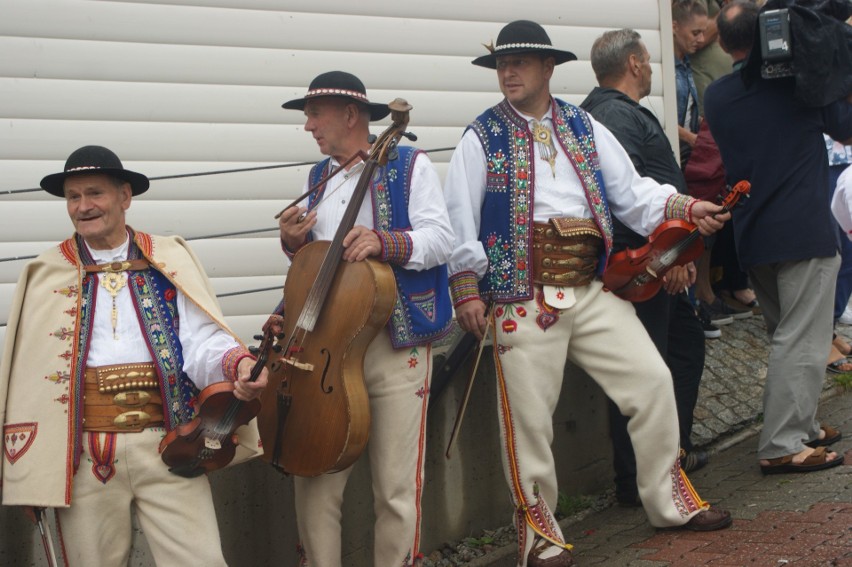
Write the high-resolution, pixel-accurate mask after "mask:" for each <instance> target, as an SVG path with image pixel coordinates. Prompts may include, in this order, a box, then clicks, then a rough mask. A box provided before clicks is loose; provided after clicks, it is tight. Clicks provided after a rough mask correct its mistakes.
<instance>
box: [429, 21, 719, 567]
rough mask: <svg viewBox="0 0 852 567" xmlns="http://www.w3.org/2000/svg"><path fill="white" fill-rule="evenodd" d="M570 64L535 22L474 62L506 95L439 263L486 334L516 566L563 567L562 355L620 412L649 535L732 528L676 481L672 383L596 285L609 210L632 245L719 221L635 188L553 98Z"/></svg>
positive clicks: (472, 136) (482, 135)
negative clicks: (559, 73) (557, 418)
mask: <svg viewBox="0 0 852 567" xmlns="http://www.w3.org/2000/svg"><path fill="white" fill-rule="evenodd" d="M574 59H576V57H575V56H574V54H572V53H570V52H567V51H561V50H557V49H554V47H553V45H552V44H551V42H550V38H549V37H548V35H547V33H546V32H545V30H544V29H543V28H542V27H541V26H540V25H539V24H536V23H534V22H530V21H523V20H522V21H516V22H512V23H510V24H508V25H506V26H505V27H504V28H503V29H502V30H501V32H500V34H499V35H498V37H497V44H496V46H495V47H494V48H493V50H492V52H491V53H490V54H488V55H484V56H482V57H479V58H477V59H476V60H474V61H473V63H474V64H475V65H479V66H483V67H486V68H490V69H496V70H497V77H498V80H499V83H500V90H501V91H502V92H503V94H504V95H505V99H504V100H503V101H502V102H501V103H500V104H498V105H497V106H494V107H492V108H490V109H488V110H486V111H485V112H484V113H483V114H482V115H480V116H479V117H478V118H477V119H476V120H475V121H474V122H473V123H472V124H471V125H470V126H469V127H468V129H467V131H466V132H465V134H464V136H463V137H462V140H461V142H460V143H459V145H458V146H457V147H456V150H455V153H454V154H453V157H452V160H451V162H450V169H449V172H448V175H447V180H446V184H445V188H444V195H445V197H446V199H447V208H448V210H449V211H450V219H451V221H452V223H453V229H454V231H455V233H456V246H455V250H454V252H453V256H452V258H451V259H450V264H449V268H450V283H451V293H452V296H453V302H454V305H455V307H456V316H457V319H458V321H459V324H460V325H461V327H462V328H463V329H465V330H467V331H471V332H473V333H474V334H476V335H478V336H481V335H483V334H484V333H485V332H486V331H487V330H488V329H490V331H488V332H489V334H490V335H491V338H492V340H493V344H494V359H495V367H496V369H497V386H498V396H499V399H498V408H499V415H500V431H501V436H502V440H503V465H504V470H505V473H506V480H507V482H508V484H509V488H510V491H511V496H512V501H513V503H514V505H515V507H516V516H515V521H516V523H517V527H518V565H520V566H523V565H530V566H532V567H542V566H547V567H550V566H554V567H558V566H567V565H573V557H572V555H571V552H570V549H571V546H570V545H568V544H566V543H565V542H564V539H563V537H562V533H561V531H560V529H559V526H558V525H557V523H556V520H555V519H554V517H553V513H552V510H553V509H554V508H555V506H556V497H557V486H556V471H555V465H554V460H553V454H552V451H551V448H550V444H551V442H552V441H553V423H552V415H553V411H554V409H555V406H556V402H557V400H558V399H559V391H560V388H561V385H562V378H563V375H564V366H565V361H566V358H567V359H569V360H571V361H572V362H574V363H575V364H577V365H578V366H580V367H581V368H583V369H584V370H586V371H587V372H588V373H589V375H590V376H591V377H592V378H593V379H594V380H595V381H596V382H597V383H598V384H599V385H600V386H601V387H602V388H603V389H604V391H605V392H606V394H607V395H608V396H609V397H610V398H611V399H612V400H613V401H614V402H615V403H616V404H617V405H618V407H619V409H620V410H621V412H622V413H623V414H624V415H626V416H630V421H629V424H628V430H629V432H630V436H631V439H632V441H633V446H634V449H635V452H636V461H637V469H638V471H637V473H638V474H637V476H638V478H637V480H638V488H639V496H640V498H641V501H642V503H643V505H644V506H645V510H646V512H647V514H648V517H649V519H650V520H651V523H652V524H653V525H655V526H659V527H677V526H683V527H686V528H689V529H694V530H715V529H720V528H724V527H726V526H728V525H730V523H731V518H730V515H729V514H728V513H727V512H724V511H720V510H717V509H715V508H712V507H710V506H709V505H708V504H707V503H706V502H704V501H703V500H701V498H700V497H699V496H698V494H697V493H696V492H695V491H694V490H693V489H692V487H691V486H690V484H689V481H688V480H687V478H686V476H685V475H684V474H683V472H682V471H681V468H680V461H679V459H678V453H679V447H678V422H677V411H676V408H675V401H674V394H673V391H672V381H671V374H670V373H669V370H668V368H667V367H666V365H665V363H664V362H663V360H662V358H661V357H660V354H659V352H658V351H657V349H656V348H655V347H654V344H653V343H652V342H651V340H650V338H649V337H648V334H647V332H646V331H645V329H644V328H643V327H642V324H641V323H640V322H639V320H638V318H637V317H636V313H635V312H634V309H633V306H632V305H631V304H630V303H629V302H627V301H624V300H622V299H620V298H618V297H616V296H615V295H614V294H612V293H608V292H607V291H606V290H604V289H603V284H602V283H601V280H600V277H599V276H600V274H601V273H602V271H603V268H604V266H605V265H606V260H607V257H608V255H609V253H610V249H611V246H612V220H611V215H612V214H615V215H617V216H618V217H619V218H620V219H621V221H622V222H624V223H625V224H626V225H627V226H628V227H630V228H631V229H633V230H634V231H636V232H638V233H640V234H642V235H648V234H649V233H650V232H651V231H652V230H653V229H654V228H656V226H657V225H659V224H660V223H661V222H663V221H664V220H666V219H671V218H678V219H685V220H688V221H691V222H693V223H695V224H697V225H698V227H699V229H700V230H701V232H702V233H711V232H713V231H716V230H718V229H719V228H721V226H722V221H724V220H726V219H727V218H728V216H727V214H725V215H722V214H720V213H721V212H722V209H721V207H719V206H717V205H714V204H711V203H707V202H704V201H697V200H695V199H692V198H690V197H687V196H685V195H679V194H678V193H677V191H676V190H675V189H674V187H671V186H669V185H659V184H657V183H656V182H654V181H653V180H651V179H649V178H643V177H640V176H639V175H638V174H637V173H636V171H635V170H634V168H633V165H632V163H631V161H630V158H629V157H628V156H627V154H626V153H625V151H624V150H623V149H622V147H621V146H620V145H619V143H618V141H617V140H616V139H615V137H613V135H612V134H611V133H610V132H609V131H608V130H607V129H606V128H604V127H603V126H602V125H601V124H599V123H598V122H596V121H595V120H594V119H593V118H591V117H590V116H588V115H587V114H586V113H585V112H584V111H582V110H580V109H578V108H576V107H574V106H572V105H570V104H567V103H565V102H563V101H561V100H559V99H555V98H553V97H552V96H551V95H550V86H549V82H550V78H551V76H552V74H553V71H554V67H555V65H558V64H561V63H564V62H566V61H571V60H574ZM714 215H716V216H714ZM717 217H718V218H717ZM486 301H488V302H491V303H492V304H493V305H492V308H491V309H490V310H488V311H487V310H486V305H485V302H486Z"/></svg>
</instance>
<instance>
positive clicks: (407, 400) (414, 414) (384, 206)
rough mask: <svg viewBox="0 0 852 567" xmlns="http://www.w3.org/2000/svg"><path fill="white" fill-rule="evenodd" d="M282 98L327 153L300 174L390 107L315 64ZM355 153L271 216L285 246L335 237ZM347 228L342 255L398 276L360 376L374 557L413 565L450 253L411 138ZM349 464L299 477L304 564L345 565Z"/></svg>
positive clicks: (318, 170)
mask: <svg viewBox="0 0 852 567" xmlns="http://www.w3.org/2000/svg"><path fill="white" fill-rule="evenodd" d="M283 107H284V108H287V109H296V110H303V111H304V113H305V116H306V120H305V130H307V131H308V132H310V133H311V135H312V136H313V137H314V139H315V140H316V142H317V145H318V146H319V149H320V151H321V152H322V153H323V154H325V155H327V156H329V157H328V158H327V159H324V160H323V161H321V162H319V163H318V164H316V165H315V166H314V167H313V169H312V170H311V173H310V175H309V178H308V182H307V183H306V185H305V190H307V189H308V187H309V186H313V185H314V184H316V183H317V182H318V181H319V180H320V178H321V177H323V176H324V175H326V174H328V173H329V172H331V171H333V170H335V169H336V168H339V167H340V166H341V164H344V163H345V162H346V161H347V160H348V159H349V158H350V157H352V156H353V155H355V154H356V153H357V152H358V151H365V152H367V151H369V149H370V142H369V141H368V136H369V134H370V132H369V125H370V121H371V120H379V119H381V118H383V117H385V116H387V115H388V113H389V112H390V111H389V109H388V106H387V105H386V104H377V103H371V102H370V101H369V100H368V99H367V92H366V89H365V87H364V84H363V83H362V82H361V81H360V80H359V79H358V78H357V77H355V76H354V75H351V74H349V73H344V72H342V71H331V72H328V73H323V74H321V75H319V76H317V77H316V78H315V79H314V80H313V81H312V82H311V84H310V86H309V87H308V92H307V94H306V95H305V96H304V97H303V98H300V99H296V100H291V101H289V102H286V103H284V105H283ZM363 167H364V162H363V161H361V160H360V159H356V160H355V161H354V162H353V163H351V164H349V165H348V166H346V168H345V171H341V172H339V173H338V174H337V175H335V176H334V177H331V179H330V180H329V181H328V182H327V183H325V185H324V187H322V189H321V190H320V191H318V192H317V193H316V194H314V195H312V196H311V197H310V199H309V200H308V205H307V207H293V208H290V209H289V210H287V211H285V212H284V213H283V214H282V215H281V217H280V219H279V221H280V229H281V243H282V246H283V249H284V252H285V253H286V254H287V255H288V256H290V257H292V256H293V255H294V254H295V253H297V252H298V251H299V249H300V248H301V247H302V246H304V245H305V244H306V243H307V242H308V241H310V240H332V239H333V238H334V235H335V233H336V232H337V228H338V225H340V223H341V220H342V218H343V215H344V212H345V211H346V210H347V206H348V205H349V202H350V200H351V199H352V195H353V192H354V190H355V187H356V185H357V183H358V180H359V179H360V173H361V170H362V168H363ZM377 171H378V173H377V175H376V176H374V178H373V180H372V182H371V186H370V190H369V192H368V194H367V196H366V197H365V198H364V201H363V203H362V204H361V206H360V209H359V211H358V215H357V219H356V221H355V226H354V228H352V229H351V230H350V231H349V232H348V234H346V237H345V239H344V240H343V246H344V248H345V250H344V252H343V259H344V260H345V261H348V262H358V261H362V260H364V259H366V258H368V257H371V258H374V259H379V260H381V261H382V262H387V263H388V264H389V265H390V266H391V268H392V270H393V274H394V277H395V280H396V292H397V298H396V304H395V306H394V309H393V313H392V314H391V317H390V320H389V321H388V324H387V327H386V328H385V329H384V330H382V331H381V332H380V333H379V335H378V336H377V337H376V338H375V339H374V340H373V342H372V343H371V344H370V347H369V348H368V350H367V353H366V357H365V360H364V381H365V385H366V388H367V392H368V395H369V399H370V412H371V417H372V421H371V425H370V434H369V439H370V440H369V444H368V452H369V455H370V469H371V472H372V480H373V496H374V499H375V506H374V509H375V512H376V524H375V539H374V546H373V552H374V559H373V565H403V566H404V565H412V564H414V562H415V560H416V557H417V555H418V554H419V545H420V510H421V507H420V498H421V489H422V484H423V462H424V460H423V458H424V448H425V431H426V408H427V404H428V398H429V380H430V376H431V361H432V351H431V343H432V341H434V340H435V339H437V338H439V337H441V336H443V335H444V334H445V333H446V332H447V331H448V330H449V325H450V323H451V318H452V308H451V305H450V298H449V292H448V283H447V270H446V261H447V260H448V259H449V257H450V253H451V252H452V246H453V233H452V229H451V227H450V222H449V218H448V216H447V208H446V205H445V204H444V199H443V196H442V194H441V184H440V180H439V178H438V174H437V172H436V171H435V169H434V167H433V166H432V163H431V162H430V160H429V158H428V157H427V156H426V154H425V153H423V152H421V151H419V150H415V149H414V148H411V147H407V146H400V147H399V156H398V157H397V158H396V159H391V160H390V161H389V162H388V164H387V166H386V167H380V168H379V169H378V170H377ZM351 470H352V468H351V467H350V468H349V469H346V470H343V471H341V472H337V473H334V474H325V475H321V476H318V477H312V478H305V477H296V478H295V488H296V515H297V520H298V526H299V536H300V538H301V542H302V547H303V549H302V551H303V553H304V557H303V561H304V564H305V565H310V566H312V567H333V566H339V565H341V526H340V519H341V511H340V509H341V504H342V501H343V490H344V488H345V486H346V482H347V480H348V478H349V474H350V472H351Z"/></svg>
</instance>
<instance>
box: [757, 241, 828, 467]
mask: <svg viewBox="0 0 852 567" xmlns="http://www.w3.org/2000/svg"><path fill="white" fill-rule="evenodd" d="M839 264H840V258H839V257H838V256H834V257H833V258H812V259H810V260H803V261H799V262H782V263H778V264H767V265H761V266H755V267H753V268H751V269H749V276H750V277H751V280H752V285H753V286H754V292H755V294H756V295H757V300H758V301H759V302H760V307H761V310H762V312H763V318H764V320H765V321H766V330H767V333H768V334H769V341H770V342H769V363H768V365H767V369H766V384H765V386H764V389H763V429H762V430H761V433H760V441H759V444H758V449H757V456H758V458H761V459H774V458H777V457H783V456H785V455H792V454H794V453H798V452H800V451H803V450H804V449H805V445H804V443H805V442H807V441H812V440H814V439H817V438H818V436H819V423H818V422H817V420H816V411H817V404H818V403H819V395H820V393H821V392H822V384H823V381H824V380H825V362H826V360H828V354H829V350H830V348H831V335H832V319H831V313H832V306H833V302H834V285H835V282H836V280H837V270H838V267H839Z"/></svg>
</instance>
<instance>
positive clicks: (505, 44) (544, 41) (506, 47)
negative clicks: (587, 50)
mask: <svg viewBox="0 0 852 567" xmlns="http://www.w3.org/2000/svg"><path fill="white" fill-rule="evenodd" d="M488 49H489V51H491V53H489V54H488V55H483V56H482V57H477V58H476V59H474V60H473V61H472V63H473V64H474V65H479V66H480V67H488V68H489V69H496V68H497V57H498V56H500V55H515V54H518V53H531V52H538V53H545V54H546V55H548V56H550V57H553V58H554V59H555V61H556V64H557V65H561V64H562V63H565V62H567V61H574V60H576V59H577V56H576V55H574V54H573V53H571V52H570V51H562V50H561V49H555V48H554V47H553V43H552V42H551V41H550V37H549V36H548V35H547V32H546V31H544V28H543V27H541V26H540V25H539V24H537V23H535V22H531V21H529V20H517V21H514V22H510V23H508V24H506V25H505V26H503V29H502V30H500V34H499V35H498V36H497V45H495V46H494V47H490V46H489V47H488Z"/></svg>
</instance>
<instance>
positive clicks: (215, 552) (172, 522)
mask: <svg viewBox="0 0 852 567" xmlns="http://www.w3.org/2000/svg"><path fill="white" fill-rule="evenodd" d="M91 435H97V436H98V440H99V444H100V445H101V446H102V447H103V446H105V441H106V439H107V434H104V433H84V435H83V439H84V443H83V445H84V452H83V454H82V455H81V457H80V468H79V469H78V470H77V474H75V475H74V486H73V492H72V498H71V507H70V508H58V509H57V510H56V514H57V520H58V522H59V531H60V537H61V546H62V548H63V552H64V554H65V557H66V564H67V565H70V566H71V567H89V566H92V565H97V566H98V567H126V565H127V561H128V558H129V555H130V546H131V541H132V540H131V536H132V532H131V522H130V520H131V518H130V512H131V507H133V508H135V509H136V517H137V519H138V521H139V526H140V527H141V528H142V531H143V532H144V534H145V539H146V541H147V542H148V547H149V548H150V549H151V555H153V557H154V561H155V562H156V563H157V566H158V567H186V566H187V565H204V566H205V567H207V566H210V567H224V566H225V559H224V557H223V556H222V547H221V544H220V541H219V525H218V523H217V521H216V511H215V510H214V508H213V498H212V495H211V492H210V483H209V481H208V480H207V477H206V476H200V477H196V478H184V477H181V476H178V475H176V474H173V473H170V472H169V470H168V467H167V466H166V464H165V463H163V461H162V459H161V458H160V454H159V452H158V450H157V448H158V446H159V444H160V439H162V437H163V429H162V428H148V429H144V430H143V431H141V432H139V433H117V434H115V452H114V459H110V460H111V461H112V463H110V464H111V465H112V466H113V467H114V471H115V474H114V475H112V476H111V478H109V479H108V480H107V482H106V483H103V482H102V481H101V479H99V478H97V476H96V475H95V474H94V471H93V470H92V467H93V466H95V465H96V463H97V462H98V461H99V457H98V456H96V455H95V456H93V455H92V452H91V448H90V443H89V436H91ZM105 470H107V469H105V467H103V466H102V467H101V469H100V471H98V472H99V473H100V474H101V477H102V478H107V477H108V476H109V474H108V473H106V472H105Z"/></svg>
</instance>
